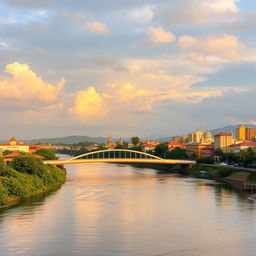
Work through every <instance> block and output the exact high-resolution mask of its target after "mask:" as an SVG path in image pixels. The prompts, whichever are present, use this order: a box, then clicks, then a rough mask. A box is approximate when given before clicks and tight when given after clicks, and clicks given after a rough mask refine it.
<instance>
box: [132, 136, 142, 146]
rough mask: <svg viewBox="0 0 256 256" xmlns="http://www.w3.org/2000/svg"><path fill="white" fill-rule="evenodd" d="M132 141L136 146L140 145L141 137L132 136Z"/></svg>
mask: <svg viewBox="0 0 256 256" xmlns="http://www.w3.org/2000/svg"><path fill="white" fill-rule="evenodd" d="M131 143H132V144H133V145H134V146H138V145H139V143H140V138H139V137H137V136H136V137H132V138H131Z"/></svg>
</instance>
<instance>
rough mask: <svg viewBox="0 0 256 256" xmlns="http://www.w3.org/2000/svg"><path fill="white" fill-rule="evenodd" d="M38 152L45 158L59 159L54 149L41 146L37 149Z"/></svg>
mask: <svg viewBox="0 0 256 256" xmlns="http://www.w3.org/2000/svg"><path fill="white" fill-rule="evenodd" d="M36 154H37V155H39V156H42V157H43V158H44V159H45V160H56V159H58V158H57V157H56V155H55V152H54V151H53V150H52V149H46V148H40V149H38V150H37V151H36Z"/></svg>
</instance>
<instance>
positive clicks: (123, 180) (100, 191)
mask: <svg viewBox="0 0 256 256" xmlns="http://www.w3.org/2000/svg"><path fill="white" fill-rule="evenodd" d="M67 170H68V180H67V182H66V183H65V184H64V185H63V186H62V187H61V188H59V189H56V190H55V191H52V192H48V193H46V194H44V195H40V196H36V197H33V198H30V199H27V200H24V201H22V202H20V203H18V204H17V205H14V206H11V207H8V208H2V209H0V255H1V256H16V255H25V256H73V255H75V256H78V255H79V256H80V255H81V256H82V255H86V256H87V255H88V256H95V255H97V256H112V255H118V256H123V255H125V256H140V255H141V256H144V255H145V256H151V255H152V256H169V255H170V256H205V255H207V256H231V255H232V256H255V255H256V201H253V200H249V199H248V198H247V196H244V195H241V194H239V193H237V192H234V191H232V190H229V189H227V188H225V187H224V186H223V185H221V184H217V183H215V182H214V181H209V180H200V179H195V178H192V177H184V176H181V175H177V174H166V173H165V174H163V173H160V172H158V171H156V170H153V169H148V168H135V167H132V166H128V165H116V164H104V163H102V164H87V165H73V166H71V165H70V166H67Z"/></svg>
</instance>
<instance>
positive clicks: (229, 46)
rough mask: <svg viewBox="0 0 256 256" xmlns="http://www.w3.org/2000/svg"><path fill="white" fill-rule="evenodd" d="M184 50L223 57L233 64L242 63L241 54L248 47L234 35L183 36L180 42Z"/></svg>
mask: <svg viewBox="0 0 256 256" xmlns="http://www.w3.org/2000/svg"><path fill="white" fill-rule="evenodd" d="M178 44H179V47H180V48H181V49H183V50H190V49H192V50H193V49H196V50H199V51H201V52H203V53H206V54H212V55H216V56H220V57H223V58H225V59H228V60H230V61H233V62H240V61H241V54H242V52H243V51H244V50H245V49H246V47H245V46H244V45H243V44H241V43H240V42H239V41H238V38H237V37H235V36H233V35H228V34H221V35H217V36H211V37H207V38H202V39H198V38H196V37H190V36H182V37H180V38H179V41H178Z"/></svg>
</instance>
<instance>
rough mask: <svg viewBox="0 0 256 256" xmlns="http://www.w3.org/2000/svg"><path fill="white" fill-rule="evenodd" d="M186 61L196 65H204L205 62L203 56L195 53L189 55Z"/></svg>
mask: <svg viewBox="0 0 256 256" xmlns="http://www.w3.org/2000/svg"><path fill="white" fill-rule="evenodd" d="M188 59H189V60H190V61H192V62H194V63H196V64H204V63H205V62H206V57H205V56H204V55H202V54H199V53H195V52H192V53H190V54H189V55H188Z"/></svg>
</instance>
